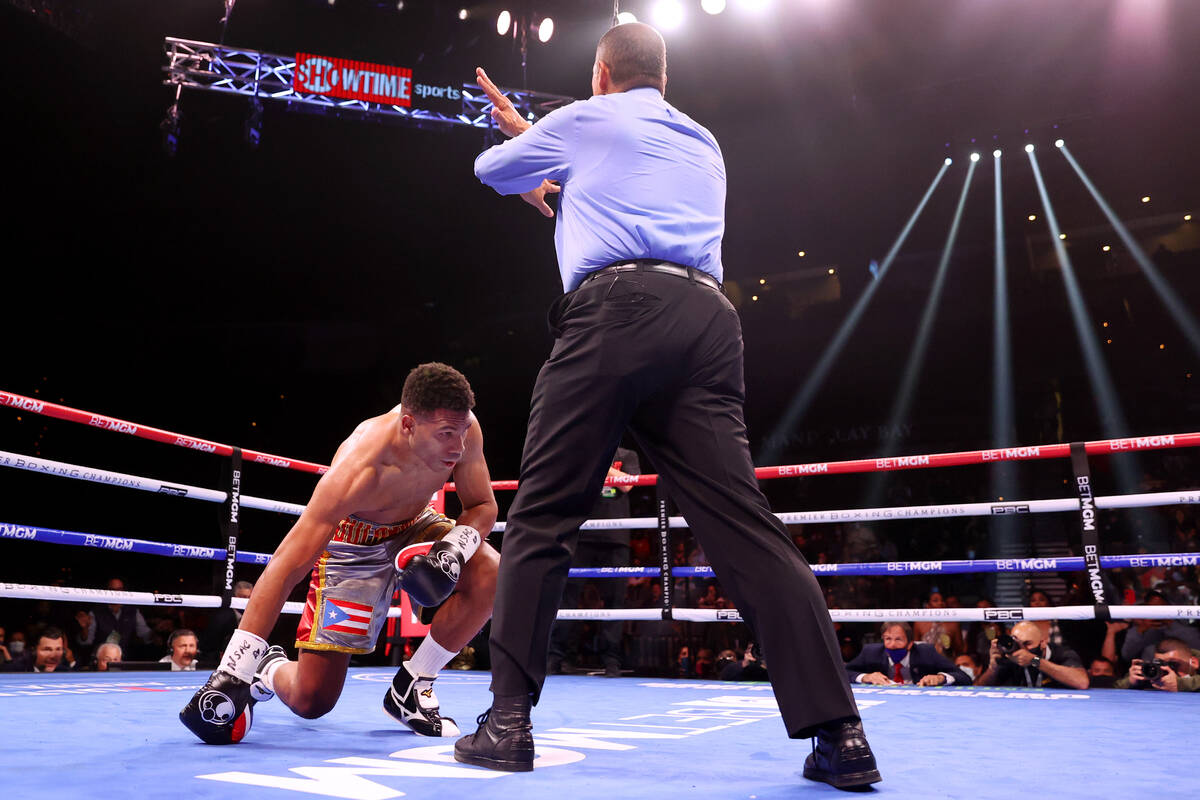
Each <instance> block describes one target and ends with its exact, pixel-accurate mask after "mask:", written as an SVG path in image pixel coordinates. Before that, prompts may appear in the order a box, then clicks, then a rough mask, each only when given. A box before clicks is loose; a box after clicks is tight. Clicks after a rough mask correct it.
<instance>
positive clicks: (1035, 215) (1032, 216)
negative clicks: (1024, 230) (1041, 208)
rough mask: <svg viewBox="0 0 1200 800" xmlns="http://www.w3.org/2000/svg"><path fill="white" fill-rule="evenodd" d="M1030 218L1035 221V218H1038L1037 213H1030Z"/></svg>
mask: <svg viewBox="0 0 1200 800" xmlns="http://www.w3.org/2000/svg"><path fill="white" fill-rule="evenodd" d="M1028 219H1029V221H1030V222H1033V221H1034V220H1036V219H1037V214H1030V215H1029V217H1028Z"/></svg>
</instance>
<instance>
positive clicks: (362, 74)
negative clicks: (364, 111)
mask: <svg viewBox="0 0 1200 800" xmlns="http://www.w3.org/2000/svg"><path fill="white" fill-rule="evenodd" d="M292 89H293V90H295V91H296V93H298V94H318V95H323V96H325V97H339V98H343V99H346V100H362V101H364V102H367V103H379V104H380V105H388V106H399V107H401V108H412V107H413V106H414V105H415V106H416V107H417V108H422V109H426V110H429V111H439V112H442V113H450V114H457V113H459V112H461V111H462V91H461V90H460V89H458V88H456V87H455V86H453V85H451V84H450V83H443V82H441V81H438V82H437V83H430V82H423V81H422V82H416V81H414V79H413V72H412V70H411V69H409V68H408V67H392V66H388V65H386V64H370V63H367V62H365V61H351V60H349V59H345V58H331V57H329V56H319V55H313V54H311V53H297V54H296V70H295V72H294V73H293V77H292ZM414 98H415V100H414Z"/></svg>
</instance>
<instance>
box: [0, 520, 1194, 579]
mask: <svg viewBox="0 0 1200 800" xmlns="http://www.w3.org/2000/svg"><path fill="white" fill-rule="evenodd" d="M0 539H17V540H25V541H35V542H44V543H47V544H65V545H70V546H76V547H94V548H98V549H101V550H116V551H119V552H124V553H139V554H142V555H156V556H169V557H173V558H193V559H202V560H206V561H223V560H225V557H226V552H225V550H224V549H222V548H219V547H200V546H197V545H185V544H170V543H167V542H151V541H148V540H146V539H129V538H125V537H121V536H106V535H103V534H95V533H80V532H78V531H64V530H59V529H57V528H42V527H38V526H34V525H19V524H17V523H13V522H0ZM237 560H238V561H239V562H240V563H243V564H258V565H263V564H266V563H267V562H269V561H270V560H271V554H270V553H253V552H250V551H246V550H239V551H238V554H237ZM810 566H811V567H812V571H813V572H814V573H816V574H818V575H850V576H876V577H878V576H887V575H948V574H961V573H992V572H1078V571H1080V570H1083V569H1084V568H1085V566H1086V565H1085V561H1084V559H1083V558H1082V557H1081V556H1053V557H1043V556H1039V557H1031V558H979V559H963V560H957V561H951V560H937V561H919V560H918V561H870V562H858V563H846V564H811V565H810ZM1100 566H1101V567H1104V568H1105V569H1112V568H1125V567H1128V568H1135V569H1136V568H1146V567H1194V566H1200V553H1145V554H1139V555H1131V556H1101V557H1100ZM661 574H662V570H661V569H660V568H658V567H572V568H571V570H570V573H569V576H570V577H572V578H637V577H650V578H656V577H658V576H660V575H661ZM671 575H672V577H675V578H711V577H714V573H713V568H712V567H705V566H698V567H672V568H671Z"/></svg>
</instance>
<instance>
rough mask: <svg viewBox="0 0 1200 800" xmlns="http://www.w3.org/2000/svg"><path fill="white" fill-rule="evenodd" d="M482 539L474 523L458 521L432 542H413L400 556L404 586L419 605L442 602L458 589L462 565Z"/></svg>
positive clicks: (401, 585) (397, 559)
mask: <svg viewBox="0 0 1200 800" xmlns="http://www.w3.org/2000/svg"><path fill="white" fill-rule="evenodd" d="M481 541H482V539H481V538H480V536H479V531H477V530H475V529H474V528H472V527H471V526H470V525H456V526H454V527H453V528H451V529H450V532H449V533H447V534H446V535H445V536H443V537H442V538H441V539H439V540H438V541H436V542H433V543H432V544H430V543H429V542H422V543H421V544H416V545H409V546H408V547H406V548H404V549H403V550H401V551H400V553H399V554H398V555H397V556H396V570H397V571H398V572H399V573H400V588H402V589H403V590H404V591H406V592H408V596H409V597H411V598H412V600H413V602H414V603H416V604H417V605H419V606H422V607H424V608H433V607H434V606H437V605H441V604H442V603H443V602H445V600H446V598H447V597H449V596H450V594H451V592H453V591H454V587H455V585H457V584H458V578H459V576H460V575H462V568H463V567H464V566H465V565H466V563H467V561H469V560H470V559H471V556H473V555H475V551H476V550H478V549H479V544H480V542H481Z"/></svg>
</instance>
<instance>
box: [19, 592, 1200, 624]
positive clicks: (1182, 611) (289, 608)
mask: <svg viewBox="0 0 1200 800" xmlns="http://www.w3.org/2000/svg"><path fill="white" fill-rule="evenodd" d="M0 597H6V598H12V599H24V600H57V601H63V602H79V603H84V602H86V603H104V604H113V603H119V604H121V605H136V606H176V607H183V608H220V607H221V598H220V597H217V596H215V595H211V596H210V595H199V594H162V593H159V592H127V591H120V592H118V591H113V590H111V589H78V588H74V587H71V586H41V585H37V584H28V583H0ZM246 602H247V599H246V598H242V597H235V598H233V599H232V600H231V601H230V605H231V606H232V607H233V608H236V609H244V608H245V607H246ZM303 611H304V603H296V602H289V603H284V606H283V613H285V614H299V613H302V612H303ZM1108 611H1109V614H1110V615H1111V616H1112V618H1113V619H1200V606H1109V607H1108ZM401 615H402V612H401V610H400V608H399V607H397V606H392V607H391V608H389V609H388V616H389V617H399V616H401ZM829 616H830V617H832V618H833V621H834V622H882V621H884V620H890V619H900V620H941V621H943V622H1016V621H1018V620H1023V619H1026V620H1045V619H1059V620H1063V619H1065V620H1089V619H1095V618H1096V608H1095V606H1058V607H1056V608H1055V607H1045V606H1042V607H1039V608H856V609H847V608H835V609H830V610H829ZM558 619H564V620H633V621H659V620H662V619H664V617H663V610H662V609H661V608H563V609H559V612H558ZM667 619H673V620H678V621H683V622H741V621H742V616H741V615H740V614H739V613H738V612H737V610H736V609H732V608H676V609H672V611H671V616H670V617H667Z"/></svg>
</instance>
